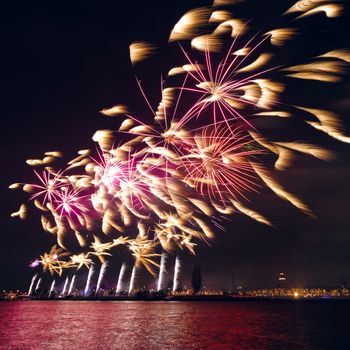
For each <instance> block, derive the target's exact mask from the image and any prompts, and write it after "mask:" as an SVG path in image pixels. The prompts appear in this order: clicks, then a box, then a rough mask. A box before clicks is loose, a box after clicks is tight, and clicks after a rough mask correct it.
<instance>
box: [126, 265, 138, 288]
mask: <svg viewBox="0 0 350 350" xmlns="http://www.w3.org/2000/svg"><path fill="white" fill-rule="evenodd" d="M136 277H137V267H136V265H134V267H133V268H132V271H131V277H130V283H129V290H128V291H129V294H131V293H133V292H134V291H135V286H136Z"/></svg>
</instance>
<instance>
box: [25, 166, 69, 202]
mask: <svg viewBox="0 0 350 350" xmlns="http://www.w3.org/2000/svg"><path fill="white" fill-rule="evenodd" d="M34 173H35V175H36V176H37V178H38V179H39V184H30V185H29V186H30V187H31V188H33V189H34V191H35V193H34V194H33V195H32V196H31V197H30V200H33V199H36V198H38V197H41V201H42V204H43V205H45V204H46V203H47V202H49V203H53V202H54V201H55V200H57V198H58V195H59V193H60V190H59V189H60V187H62V178H61V175H62V172H61V171H59V172H58V173H57V174H52V173H51V172H49V171H47V170H44V171H43V172H42V174H41V175H40V174H39V173H38V172H37V171H36V170H34Z"/></svg>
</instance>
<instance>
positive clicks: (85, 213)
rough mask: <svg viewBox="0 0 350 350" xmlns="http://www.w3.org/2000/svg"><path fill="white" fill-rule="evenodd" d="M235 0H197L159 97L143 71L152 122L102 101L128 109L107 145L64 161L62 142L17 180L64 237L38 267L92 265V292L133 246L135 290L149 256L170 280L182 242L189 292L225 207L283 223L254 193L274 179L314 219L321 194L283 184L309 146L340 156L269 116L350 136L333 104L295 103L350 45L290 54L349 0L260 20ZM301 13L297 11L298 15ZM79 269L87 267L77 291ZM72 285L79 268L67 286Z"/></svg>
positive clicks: (313, 152)
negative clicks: (192, 260) (310, 22)
mask: <svg viewBox="0 0 350 350" xmlns="http://www.w3.org/2000/svg"><path fill="white" fill-rule="evenodd" d="M231 6H244V4H243V3H241V2H240V1H238V0H237V1H232V0H216V1H214V4H213V6H212V7H205V8H199V9H194V10H191V11H189V12H187V13H186V14H184V15H183V16H182V17H181V19H180V20H179V21H178V22H177V23H176V25H175V26H174V28H173V30H172V31H171V33H170V37H169V43H170V48H169V49H172V47H171V45H172V43H174V42H178V43H179V44H180V45H178V46H179V53H180V54H179V55H176V56H177V57H176V58H175V57H174V61H176V62H174V65H173V66H172V67H171V68H170V69H169V70H168V71H167V74H165V75H164V76H165V77H166V78H165V79H162V81H161V84H160V90H161V92H160V97H159V101H156V103H154V101H151V100H150V99H148V97H147V94H146V92H145V91H146V90H145V88H144V87H143V85H142V84H141V81H140V80H137V84H138V87H139V88H140V93H141V95H142V96H143V97H144V99H145V106H146V107H147V110H148V111H147V112H146V113H151V115H152V117H153V119H154V122H149V121H148V122H145V120H146V115H145V116H141V117H140V116H138V115H136V114H135V113H133V111H132V108H130V106H125V105H123V104H117V105H115V106H114V107H111V108H107V109H103V110H102V111H101V113H102V114H103V115H104V116H107V117H116V118H124V119H123V120H120V122H121V123H120V127H119V130H118V131H115V130H98V131H96V133H95V134H94V135H93V137H92V139H93V141H94V142H95V143H96V145H97V151H96V152H94V151H91V150H86V149H84V150H80V151H79V152H78V155H77V157H75V158H74V159H72V160H71V161H69V162H68V163H67V165H66V166H65V167H63V168H62V169H61V168H59V167H57V165H56V161H57V160H58V159H59V158H62V154H61V153H60V152H57V151H54V152H45V153H44V155H43V157H42V158H40V159H29V160H28V161H27V164H28V165H29V166H31V167H33V168H34V169H33V170H34V174H35V178H36V180H37V183H32V184H25V183H19V182H18V183H14V184H12V185H11V186H10V188H11V189H22V190H23V191H24V192H26V193H29V201H32V202H33V204H34V207H35V208H36V209H37V210H39V211H40V213H41V224H42V226H43V229H44V230H45V231H47V232H49V233H50V234H52V235H54V236H56V237H57V244H58V246H54V247H52V249H51V251H50V252H49V253H44V254H43V255H42V256H40V259H37V260H35V261H34V262H32V263H31V267H33V268H35V267H37V266H38V265H42V267H43V269H44V271H46V270H48V271H50V272H51V273H58V274H59V275H61V274H62V272H63V270H64V269H66V268H74V269H77V270H78V269H80V268H82V267H83V266H85V267H87V268H89V272H88V276H87V281H86V287H85V294H87V292H88V290H89V288H90V281H91V277H92V274H93V263H94V261H95V260H99V262H100V263H101V269H100V273H99V277H98V282H97V290H96V293H97V292H98V290H99V289H100V285H101V282H102V279H103V277H104V273H105V270H106V268H107V262H106V259H107V257H109V256H111V255H114V254H118V252H119V251H120V250H121V249H124V251H125V250H127V251H129V253H130V255H131V257H132V258H133V259H134V266H133V270H132V275H131V280H130V286H129V291H130V292H132V291H134V289H135V282H136V276H137V273H138V271H139V269H141V268H145V269H146V270H147V271H149V272H150V273H151V274H152V275H154V276H157V275H158V273H157V269H158V268H159V267H160V272H159V281H158V282H159V283H158V289H162V288H164V286H163V284H164V283H163V277H164V276H163V275H164V271H165V270H164V266H165V260H166V257H167V256H168V255H169V256H170V255H171V254H174V255H175V256H177V257H176V264H175V274H174V286H173V288H174V290H177V289H178V288H179V274H180V270H181V261H180V258H178V256H179V255H178V254H179V253H180V251H182V250H187V251H189V252H190V253H192V254H194V253H195V248H196V246H197V245H198V241H199V240H202V241H205V242H208V241H209V240H211V239H213V237H214V236H215V232H216V231H219V229H220V228H222V223H221V220H222V219H223V218H224V217H226V218H227V217H229V216H231V215H233V214H234V213H241V214H244V215H246V216H248V217H249V218H251V219H253V220H256V221H258V222H260V223H263V224H266V225H269V226H272V225H273V223H272V222H271V221H270V220H269V219H268V218H266V217H265V216H263V215H262V214H261V213H259V212H257V211H255V210H253V209H251V208H250V204H249V202H250V201H251V199H250V195H251V193H252V192H259V191H260V190H261V189H263V188H264V187H265V188H268V189H270V190H271V191H272V193H274V194H275V195H276V196H278V197H280V198H282V199H284V200H286V201H288V202H289V203H290V204H291V205H293V206H295V207H296V208H298V209H300V210H301V211H303V212H304V213H306V214H307V215H309V216H311V217H314V214H313V213H312V211H311V209H310V208H309V206H308V205H307V204H305V203H304V202H303V201H302V200H301V199H299V198H298V197H297V196H295V195H294V194H293V193H291V192H289V191H288V190H287V189H285V188H284V186H282V184H280V183H279V181H278V175H279V173H280V172H282V171H288V169H289V168H290V167H291V166H292V165H293V161H294V159H295V158H296V157H297V156H298V155H299V154H303V155H305V156H311V157H315V158H318V159H320V160H325V161H329V160H331V159H333V158H334V154H333V153H332V152H330V151H329V150H327V149H325V148H323V147H321V146H319V145H317V144H314V143H312V142H311V140H302V141H299V140H288V141H284V140H283V139H280V138H278V141H276V140H275V139H273V138H272V137H270V136H269V135H268V134H269V133H268V132H267V133H266V135H265V133H264V132H263V130H265V129H266V128H268V126H269V125H270V124H269V123H266V127H265V129H264V128H262V129H263V130H260V127H261V125H264V122H265V121H266V120H269V121H270V120H278V121H279V123H281V124H283V123H285V124H283V125H286V127H287V124H288V122H289V121H290V120H292V119H298V121H299V122H301V123H304V124H305V126H306V127H308V128H312V129H313V130H314V131H315V132H316V133H323V134H325V135H328V136H329V137H332V138H333V139H335V140H338V141H341V142H346V143H350V137H349V136H347V135H346V134H345V132H344V130H343V128H342V125H341V122H340V119H339V118H338V116H337V115H336V114H335V113H334V112H333V111H330V110H323V109H320V108H318V107H317V105H315V104H313V101H309V102H308V103H309V105H308V106H303V105H302V104H295V105H293V106H291V105H289V104H287V103H286V101H287V100H288V96H287V95H286V94H287V93H288V83H289V82H290V81H294V82H295V81H299V82H300V83H303V82H305V81H312V82H314V83H318V84H324V83H327V84H334V83H338V82H339V81H341V80H342V79H343V77H344V76H345V74H346V72H347V70H348V69H349V64H350V51H349V50H346V49H334V50H331V51H328V52H320V54H319V55H318V56H317V57H314V58H313V57H307V60H300V61H299V62H293V64H292V65H290V64H288V63H284V62H283V61H281V59H280V58H283V57H285V55H283V54H282V55H279V54H280V52H282V51H281V50H283V48H284V47H285V46H286V45H287V44H288V43H289V42H290V41H291V40H298V38H299V37H300V33H299V31H298V29H297V24H298V22H299V19H300V18H304V17H306V18H307V17H309V16H312V15H315V14H318V13H322V14H324V15H325V16H326V18H327V19H330V18H333V17H336V16H339V15H341V13H342V11H343V6H342V5H341V3H340V2H338V1H323V0H300V1H297V2H296V3H295V4H294V5H293V6H292V7H290V8H289V9H288V8H286V9H285V13H284V16H283V17H282V19H281V21H285V22H286V23H285V24H284V25H283V26H281V27H278V28H276V27H274V26H270V27H269V28H259V29H256V27H254V19H252V20H251V21H243V20H242V19H240V18H235V17H234V16H233V13H234V11H231V10H232V9H231ZM290 19H292V20H293V21H292V22H293V23H287V22H288V21H289V20H290ZM272 22H273V23H274V21H272ZM292 24H293V25H292ZM155 52H156V47H155V46H154V45H153V44H151V43H148V42H145V41H138V42H135V43H133V44H131V45H130V59H131V63H132V64H133V65H136V64H139V63H140V62H142V61H143V60H146V59H147V60H151V56H152V55H153V54H154V53H155ZM140 67H141V65H140ZM147 117H148V116H147ZM290 134H291V135H295V134H297V133H296V132H295V130H292V132H291V133H290ZM271 164H272V166H271ZM273 167H274V168H275V171H274V170H273V169H271V168H273ZM275 174H276V175H275ZM262 192H263V191H262ZM28 210H29V207H28V205H27V204H22V205H21V206H20V208H19V210H17V211H16V212H14V213H13V214H12V216H13V217H19V218H20V219H22V220H23V219H25V218H26V216H27V214H28ZM76 243H78V244H79V247H80V248H79V249H80V251H78V248H77V246H76ZM160 252H162V254H160ZM95 262H96V261H95ZM159 262H160V264H159ZM125 271H126V265H125V264H123V265H122V267H121V270H120V273H119V278H118V284H117V288H116V293H119V292H120V291H121V290H122V289H121V288H122V287H121V284H122V280H123V279H124V276H125ZM74 280H75V275H74V276H73V278H72V280H71V283H70V287H69V291H68V294H70V293H71V292H72V290H73V286H74ZM40 281H41V280H40V279H39V281H38V282H37V288H38V286H39V285H40ZM32 282H33V283H34V280H33V281H32ZM67 286H68V278H67V279H66V282H65V286H64V288H63V294H64V293H65V291H66V288H67ZM32 287H33V286H32ZM37 288H36V289H37Z"/></svg>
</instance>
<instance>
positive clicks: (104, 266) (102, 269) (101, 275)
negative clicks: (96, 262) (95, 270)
mask: <svg viewBox="0 0 350 350" xmlns="http://www.w3.org/2000/svg"><path fill="white" fill-rule="evenodd" d="M107 267H108V263H107V261H105V262H104V263H102V264H101V267H100V273H99V274H98V280H97V286H96V295H98V292H99V290H100V288H101V285H102V281H103V278H104V276H105V274H106V270H107Z"/></svg>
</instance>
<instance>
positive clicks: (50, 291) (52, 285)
mask: <svg viewBox="0 0 350 350" xmlns="http://www.w3.org/2000/svg"><path fill="white" fill-rule="evenodd" d="M55 284H56V280H55V279H53V280H52V283H51V287H50V290H49V297H50V296H51V294H52V292H53V291H54V289H55Z"/></svg>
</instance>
